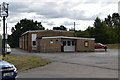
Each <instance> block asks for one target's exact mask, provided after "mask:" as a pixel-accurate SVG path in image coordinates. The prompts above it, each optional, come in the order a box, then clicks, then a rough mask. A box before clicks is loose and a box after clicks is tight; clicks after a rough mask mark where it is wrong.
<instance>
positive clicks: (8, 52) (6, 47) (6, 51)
mask: <svg viewBox="0 0 120 80" xmlns="http://www.w3.org/2000/svg"><path fill="white" fill-rule="evenodd" d="M5 53H6V54H10V53H11V47H10V45H9V44H6V45H5Z"/></svg>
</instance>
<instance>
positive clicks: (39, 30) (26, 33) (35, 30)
mask: <svg viewBox="0 0 120 80" xmlns="http://www.w3.org/2000/svg"><path fill="white" fill-rule="evenodd" d="M46 31H57V32H71V33H74V32H75V31H64V30H30V31H26V32H24V33H23V34H22V35H24V34H27V33H29V32H46ZM22 35H21V36H22Z"/></svg>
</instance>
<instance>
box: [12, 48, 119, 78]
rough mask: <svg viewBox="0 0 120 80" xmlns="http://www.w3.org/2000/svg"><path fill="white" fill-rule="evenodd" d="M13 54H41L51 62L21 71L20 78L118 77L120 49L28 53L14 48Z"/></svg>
mask: <svg viewBox="0 0 120 80" xmlns="http://www.w3.org/2000/svg"><path fill="white" fill-rule="evenodd" d="M12 54H18V55H28V56H31V55H34V56H40V57H43V58H46V59H49V60H51V61H53V62H52V63H51V64H49V65H46V66H43V67H38V68H35V69H31V70H27V71H24V72H19V74H18V78H118V50H117V49H108V51H107V52H105V51H104V50H102V49H100V50H95V52H74V53H28V52H27V51H24V50H21V49H12Z"/></svg>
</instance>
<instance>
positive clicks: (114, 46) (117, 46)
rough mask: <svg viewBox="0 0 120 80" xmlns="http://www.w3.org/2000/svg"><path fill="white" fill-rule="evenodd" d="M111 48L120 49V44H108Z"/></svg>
mask: <svg viewBox="0 0 120 80" xmlns="http://www.w3.org/2000/svg"><path fill="white" fill-rule="evenodd" d="M107 46H108V48H109V49H120V44H107Z"/></svg>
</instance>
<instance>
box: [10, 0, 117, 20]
mask: <svg viewBox="0 0 120 80" xmlns="http://www.w3.org/2000/svg"><path fill="white" fill-rule="evenodd" d="M100 2H112V0H110V1H108V0H107V1H103V0H99V1H98V0H82V1H81V0H80V1H78V2H71V1H68V0H64V1H63V2H59V1H58V2H43V1H42V2H40V1H33V2H29V1H28V2H27V1H25V2H24V1H23V2H10V3H9V4H10V5H9V10H10V16H11V18H13V17H16V16H17V17H20V15H19V14H20V13H24V12H25V13H33V12H34V13H36V14H38V15H43V16H44V17H45V18H47V19H50V18H69V19H73V20H94V19H95V18H96V17H97V16H98V14H100V13H98V14H96V15H91V17H87V16H85V15H84V14H85V13H88V12H87V11H81V10H80V9H79V10H72V8H73V7H75V6H77V5H80V4H87V3H100ZM113 2H116V1H113Z"/></svg>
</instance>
